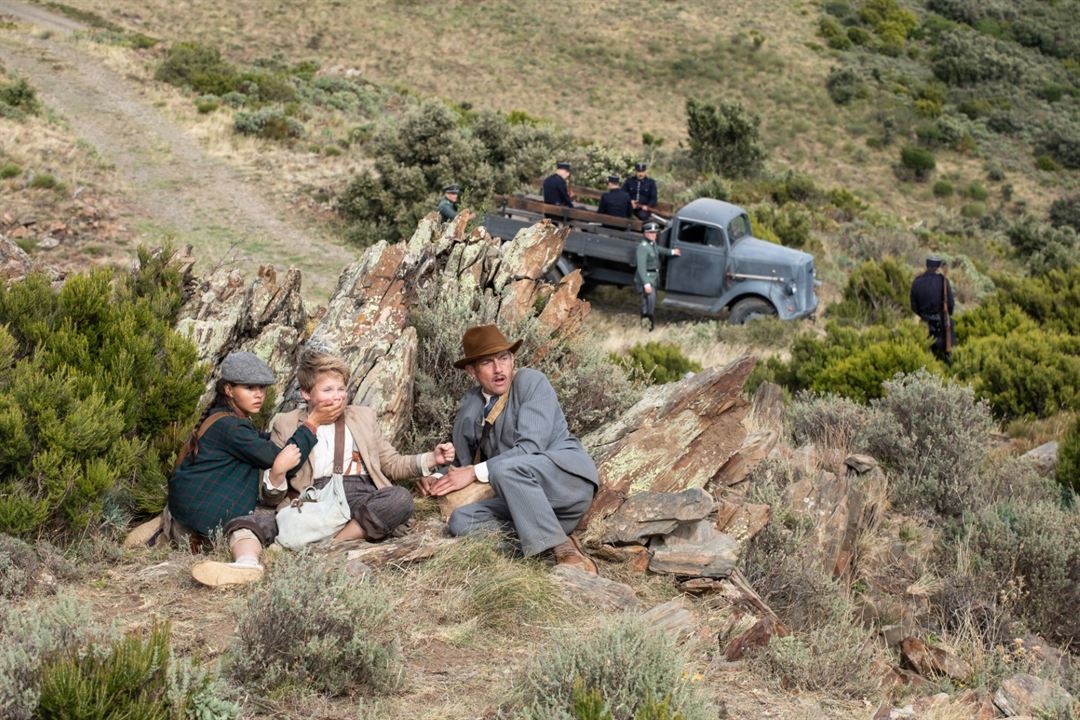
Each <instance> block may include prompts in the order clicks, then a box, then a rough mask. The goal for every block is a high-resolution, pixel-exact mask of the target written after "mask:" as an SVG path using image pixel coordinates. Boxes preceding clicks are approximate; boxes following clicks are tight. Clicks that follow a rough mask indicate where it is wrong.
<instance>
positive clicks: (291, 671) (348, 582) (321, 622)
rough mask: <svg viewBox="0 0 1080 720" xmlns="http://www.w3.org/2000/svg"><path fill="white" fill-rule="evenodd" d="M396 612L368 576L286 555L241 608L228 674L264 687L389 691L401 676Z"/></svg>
mask: <svg viewBox="0 0 1080 720" xmlns="http://www.w3.org/2000/svg"><path fill="white" fill-rule="evenodd" d="M393 617H394V600H393V598H391V597H390V596H389V594H388V593H386V592H385V591H384V590H381V589H379V588H377V587H375V586H374V585H373V584H372V583H371V581H369V580H366V579H365V580H360V581H358V580H357V579H356V578H354V577H352V576H351V575H349V574H348V573H347V572H346V571H345V570H344V569H343V568H340V567H338V568H333V567H328V566H326V565H325V564H324V563H321V562H315V561H313V560H312V558H310V557H306V556H304V555H291V554H290V555H288V556H286V557H284V558H282V559H281V560H280V561H278V562H277V563H275V566H274V573H273V576H272V577H271V578H270V579H269V580H268V581H266V582H264V583H263V584H262V585H261V586H259V588H258V589H256V590H255V591H254V592H252V593H251V594H249V595H248V597H247V602H246V603H245V605H244V607H243V608H242V609H241V611H240V612H239V616H238V620H237V628H236V641H235V643H234V645H233V651H232V657H233V664H232V673H233V676H234V677H235V678H236V679H237V680H238V681H240V682H242V683H245V684H248V685H250V686H252V687H256V688H259V689H261V690H266V691H268V690H273V689H276V688H288V687H296V688H299V687H303V688H313V689H315V690H317V691H318V692H321V693H324V694H327V695H343V694H347V693H349V692H351V691H353V690H356V689H365V690H368V691H373V692H385V691H388V690H392V689H393V688H395V687H397V686H398V684H399V683H400V681H401V674H402V667H401V661H400V648H399V643H398V639H397V637H396V635H395V632H394V627H393V623H392V622H391V621H392V619H393Z"/></svg>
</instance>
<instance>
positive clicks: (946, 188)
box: [934, 180, 954, 198]
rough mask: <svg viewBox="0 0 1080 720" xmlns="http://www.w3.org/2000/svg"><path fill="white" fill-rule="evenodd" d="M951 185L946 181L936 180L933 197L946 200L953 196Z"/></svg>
mask: <svg viewBox="0 0 1080 720" xmlns="http://www.w3.org/2000/svg"><path fill="white" fill-rule="evenodd" d="M953 192H954V191H953V186H952V183H951V182H949V181H948V180H938V181H937V182H936V183H934V197H939V198H947V197H952V195H953Z"/></svg>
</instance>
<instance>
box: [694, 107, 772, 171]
mask: <svg viewBox="0 0 1080 720" xmlns="http://www.w3.org/2000/svg"><path fill="white" fill-rule="evenodd" d="M686 124H687V134H688V135H689V143H690V153H691V157H692V159H693V161H694V162H695V163H696V164H697V166H698V167H699V168H700V169H701V170H704V171H706V172H715V173H719V174H721V175H724V176H726V177H745V176H747V175H754V174H756V173H758V172H759V171H760V170H761V168H762V165H763V164H764V161H765V147H764V146H763V145H762V143H761V137H760V131H759V128H760V125H761V118H759V117H758V116H757V115H756V114H754V113H752V112H750V111H749V110H747V109H746V108H745V107H743V106H742V104H740V103H738V102H729V101H721V102H720V103H719V104H718V105H710V104H707V103H702V102H698V101H697V100H694V99H688V100H687V101H686Z"/></svg>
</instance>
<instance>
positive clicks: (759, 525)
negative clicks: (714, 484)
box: [716, 496, 772, 543]
mask: <svg viewBox="0 0 1080 720" xmlns="http://www.w3.org/2000/svg"><path fill="white" fill-rule="evenodd" d="M771 516H772V508H771V507H770V506H769V505H766V504H763V503H748V502H746V501H745V500H743V499H742V498H741V497H738V496H726V497H722V498H720V499H719V500H718V501H717V514H716V529H717V530H719V531H720V532H724V533H727V534H728V535H731V536H732V537H734V538H735V539H736V540H737V541H739V542H740V543H745V542H747V541H749V540H751V539H752V538H753V537H754V536H755V535H757V534H758V533H759V532H761V531H762V530H764V529H765V526H766V525H768V524H769V518H770V517H771Z"/></svg>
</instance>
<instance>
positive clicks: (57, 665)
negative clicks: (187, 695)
mask: <svg viewBox="0 0 1080 720" xmlns="http://www.w3.org/2000/svg"><path fill="white" fill-rule="evenodd" d="M168 659H169V631H168V627H167V626H163V625H155V626H154V627H153V628H152V629H151V631H150V637H149V638H148V639H147V641H146V642H145V643H144V642H143V640H142V638H140V637H139V636H138V635H136V634H134V633H132V634H129V635H127V636H125V637H124V638H123V639H122V640H120V641H118V642H117V643H116V644H115V645H113V646H112V647H110V648H108V650H107V651H106V652H105V653H101V654H99V653H96V652H87V653H81V654H80V653H78V652H70V653H68V654H66V655H62V656H61V657H60V658H58V659H57V660H54V661H52V662H51V663H49V664H48V665H46V666H45V667H44V668H43V670H42V682H41V697H40V699H39V701H38V714H39V715H40V716H41V717H49V718H79V717H95V716H96V715H97V713H99V712H101V710H102V709H104V708H108V713H109V715H110V716H119V717H125V718H132V719H133V720H167V718H168V717H169V714H168V707H167V705H166V694H165V667H166V665H167V663H168Z"/></svg>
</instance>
